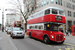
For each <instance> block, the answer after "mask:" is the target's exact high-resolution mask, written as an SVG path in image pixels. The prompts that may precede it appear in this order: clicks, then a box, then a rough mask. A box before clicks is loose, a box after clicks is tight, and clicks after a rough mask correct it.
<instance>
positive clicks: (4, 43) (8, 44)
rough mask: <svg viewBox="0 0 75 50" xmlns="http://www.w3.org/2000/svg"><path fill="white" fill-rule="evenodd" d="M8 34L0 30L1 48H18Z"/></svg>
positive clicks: (6, 49)
mask: <svg viewBox="0 0 75 50" xmlns="http://www.w3.org/2000/svg"><path fill="white" fill-rule="evenodd" d="M8 36H9V35H7V34H6V32H2V31H0V50H17V48H16V46H15V45H14V43H13V42H12V41H11V40H10V38H9V37H8Z"/></svg>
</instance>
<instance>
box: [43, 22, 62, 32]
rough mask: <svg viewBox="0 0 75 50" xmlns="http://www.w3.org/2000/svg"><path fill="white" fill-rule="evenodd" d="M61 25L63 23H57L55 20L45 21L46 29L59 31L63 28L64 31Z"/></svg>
mask: <svg viewBox="0 0 75 50" xmlns="http://www.w3.org/2000/svg"><path fill="white" fill-rule="evenodd" d="M61 25H62V23H55V22H51V23H45V24H44V30H47V31H55V32H59V31H61V30H62V31H63V28H60V27H61ZM60 29H61V30H60ZM62 31H61V32H62Z"/></svg>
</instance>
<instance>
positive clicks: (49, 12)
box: [27, 7, 66, 44]
mask: <svg viewBox="0 0 75 50" xmlns="http://www.w3.org/2000/svg"><path fill="white" fill-rule="evenodd" d="M64 14H65V13H64V10H62V9H60V8H57V7H48V8H46V9H44V10H42V11H39V12H37V13H35V14H33V15H30V16H29V19H28V21H27V35H29V36H30V37H34V38H37V39H39V40H42V41H43V42H44V43H50V42H57V43H60V44H62V43H63V42H64V40H65V38H66V37H65V35H64V34H63V33H62V32H61V31H59V26H60V25H62V24H65V15H64Z"/></svg>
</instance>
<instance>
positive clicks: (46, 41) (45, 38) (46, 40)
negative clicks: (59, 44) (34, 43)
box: [43, 36, 50, 44]
mask: <svg viewBox="0 0 75 50" xmlns="http://www.w3.org/2000/svg"><path fill="white" fill-rule="evenodd" d="M43 42H44V43H46V44H48V43H50V40H49V38H48V37H47V36H45V37H44V38H43Z"/></svg>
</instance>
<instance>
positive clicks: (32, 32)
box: [27, 29, 34, 37]
mask: <svg viewBox="0 0 75 50" xmlns="http://www.w3.org/2000/svg"><path fill="white" fill-rule="evenodd" d="M29 32H31V37H34V30H32V29H27V34H28V35H29Z"/></svg>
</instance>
